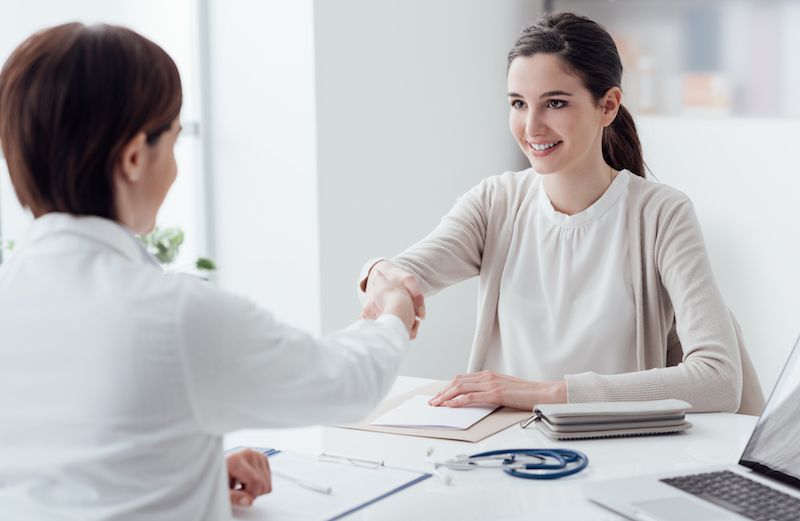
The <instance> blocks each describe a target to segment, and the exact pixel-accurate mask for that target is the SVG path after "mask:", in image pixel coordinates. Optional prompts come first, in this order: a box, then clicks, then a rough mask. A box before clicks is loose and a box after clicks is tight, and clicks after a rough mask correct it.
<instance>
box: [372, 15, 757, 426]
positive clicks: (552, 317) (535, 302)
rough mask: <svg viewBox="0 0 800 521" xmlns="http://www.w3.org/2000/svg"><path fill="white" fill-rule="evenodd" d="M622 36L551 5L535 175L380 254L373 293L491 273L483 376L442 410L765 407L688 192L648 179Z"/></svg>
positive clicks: (479, 335) (535, 60)
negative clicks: (625, 101) (398, 284)
mask: <svg viewBox="0 0 800 521" xmlns="http://www.w3.org/2000/svg"><path fill="white" fill-rule="evenodd" d="M621 78H622V65H621V62H620V58H619V54H618V52H617V48H616V46H615V44H614V41H613V40H612V39H611V36H610V35H609V34H608V33H607V32H606V31H605V30H604V29H603V28H602V27H601V26H599V25H598V24H596V23H595V22H593V21H592V20H589V19H588V18H585V17H581V16H576V15H573V14H569V13H560V14H548V15H545V16H544V17H543V18H542V19H541V20H539V22H538V23H536V24H535V25H533V26H531V27H528V28H527V29H525V30H524V31H523V33H522V35H521V36H520V37H519V39H518V40H517V41H516V43H515V45H514V46H513V48H512V49H511V51H510V52H509V54H508V69H507V83H508V100H509V105H510V112H509V127H510V130H511V133H512V135H513V137H514V138H515V140H516V142H517V144H518V145H519V147H520V149H521V150H522V151H523V153H524V154H525V155H526V156H527V158H528V159H529V161H530V163H531V167H532V168H530V169H528V170H524V171H522V172H506V173H503V174H501V175H498V176H493V177H489V178H487V179H485V180H484V181H483V182H482V183H480V184H479V185H478V186H476V187H475V188H473V189H472V190H470V191H469V192H468V193H466V194H465V195H464V196H463V197H461V198H460V199H459V200H458V202H457V203H456V205H455V206H454V207H453V209H452V210H451V211H450V213H449V214H448V215H447V216H445V217H444V218H443V219H442V222H441V223H440V224H439V226H438V227H437V228H436V229H435V230H434V231H433V232H432V233H431V234H430V235H428V236H427V237H426V238H424V239H423V240H421V241H420V242H418V243H417V244H415V245H413V246H411V247H410V248H408V249H407V250H406V251H404V252H403V253H401V254H400V255H398V256H397V257H395V258H393V259H391V260H382V261H379V262H377V263H374V262H370V263H367V265H366V266H365V268H364V273H363V275H364V276H363V277H362V280H361V289H362V290H366V295H365V298H366V303H365V304H366V306H365V308H364V309H365V311H364V313H365V316H371V315H373V314H374V312H375V307H374V306H372V305H371V301H372V295H371V289H370V287H371V284H372V280H373V279H374V278H376V276H380V280H385V279H394V280H398V281H403V282H404V283H405V284H406V285H407V286H408V287H415V286H414V285H417V286H418V287H419V288H420V289H419V296H429V295H432V294H434V293H436V292H438V291H440V290H442V289H444V288H446V287H447V286H450V285H452V284H455V283H457V282H459V281H462V280H464V279H467V278H470V277H476V276H477V277H479V279H480V286H479V288H480V289H479V291H480V293H479V302H478V307H479V311H478V324H477V328H476V333H475V339H474V343H473V348H472V352H471V355H470V362H469V368H468V370H469V372H468V373H467V374H464V375H460V376H457V377H456V378H454V379H453V381H452V383H451V385H450V386H448V387H447V388H446V389H445V390H444V391H442V393H440V395H438V396H437V397H434V399H433V400H432V401H431V403H432V404H434V405H446V406H454V407H457V406H463V405H469V404H473V403H495V404H501V405H507V406H511V407H516V408H520V409H531V408H532V407H533V406H534V405H536V404H541V403H551V402H567V401H569V402H592V401H620V400H643V399H662V398H679V399H683V400H686V401H688V402H690V403H691V404H692V405H693V407H694V410H695V411H740V412H745V413H751V414H757V413H758V412H759V411H760V407H761V405H762V404H763V396H761V391H760V388H759V386H758V383H757V380H756V377H755V372H754V371H753V368H752V365H751V363H750V361H749V358H748V357H747V353H746V352H745V350H744V346H743V343H742V338H741V332H740V331H739V329H738V325H737V324H736V321H735V319H734V318H733V317H732V315H731V314H730V313H729V311H728V309H727V306H726V305H725V303H724V301H723V299H722V295H721V293H720V291H719V289H718V288H717V285H716V282H715V281H714V276H713V274H712V272H711V268H710V264H709V261H708V257H707V254H706V250H705V244H704V241H703V237H702V232H701V230H700V226H699V223H698V222H697V219H696V217H695V213H694V210H693V208H692V204H691V202H690V201H689V200H688V198H687V197H686V196H685V195H684V194H682V193H680V192H678V191H676V190H674V189H672V188H669V187H667V186H664V185H660V184H657V183H654V182H651V181H650V180H647V179H645V174H644V163H643V159H642V153H641V145H640V143H639V138H638V135H637V133H636V127H635V125H634V122H633V119H632V117H631V115H630V114H629V113H628V111H627V110H625V108H624V107H623V106H622V97H623V95H622V91H621V88H620V85H621Z"/></svg>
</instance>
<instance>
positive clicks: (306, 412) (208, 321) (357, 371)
mask: <svg viewBox="0 0 800 521" xmlns="http://www.w3.org/2000/svg"><path fill="white" fill-rule="evenodd" d="M190 282H195V281H190ZM179 310H180V311H179V315H180V319H179V328H178V329H179V333H178V334H179V335H180V336H181V338H180V342H179V345H180V349H181V350H182V357H183V358H182V360H183V364H184V367H185V377H186V382H187V390H188V395H189V397H190V399H191V400H192V402H193V403H192V407H193V409H194V411H195V415H196V417H197V419H198V421H199V422H200V423H201V426H202V428H203V429H204V430H206V431H208V432H211V433H215V434H222V433H225V432H229V431H232V430H237V429H242V428H267V427H292V426H303V425H312V424H332V423H347V422H354V421H358V420H360V419H362V418H363V417H364V416H366V415H367V414H368V413H369V412H370V411H371V410H372V409H373V408H374V407H375V406H376V405H377V404H378V403H379V402H380V400H381V399H382V398H383V397H384V396H385V395H386V393H387V392H388V391H389V389H390V388H391V386H392V384H393V383H394V380H395V378H396V376H397V372H398V368H399V365H400V361H401V358H402V355H403V353H404V352H405V350H406V349H407V347H408V344H409V337H408V333H407V331H406V328H405V326H404V325H403V323H402V321H401V320H400V319H399V318H397V317H395V316H394V315H384V316H382V317H380V318H379V319H378V320H375V321H363V320H362V321H358V322H355V323H354V324H352V325H350V326H349V327H347V328H345V329H343V330H341V331H338V332H336V333H333V334H331V335H329V336H327V337H325V338H322V339H316V338H314V337H312V336H311V335H309V334H307V333H305V332H303V331H300V330H298V329H296V328H293V327H290V326H288V325H286V324H283V323H281V322H280V321H278V320H276V319H275V317H273V316H272V315H271V314H270V313H269V312H267V311H266V310H263V309H261V308H259V307H258V306H256V305H255V304H254V303H252V302H250V301H249V300H247V299H244V298H241V297H237V296H233V295H229V294H226V293H224V292H221V291H218V290H216V289H214V288H211V287H207V286H206V285H204V284H202V283H200V282H199V281H197V282H196V283H190V284H188V287H187V288H186V289H185V291H184V292H183V298H182V301H181V302H180V303H179Z"/></svg>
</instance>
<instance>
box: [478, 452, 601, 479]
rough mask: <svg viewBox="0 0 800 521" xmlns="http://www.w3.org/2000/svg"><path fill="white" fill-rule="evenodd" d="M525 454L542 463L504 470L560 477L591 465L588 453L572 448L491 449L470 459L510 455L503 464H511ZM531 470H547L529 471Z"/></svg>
mask: <svg viewBox="0 0 800 521" xmlns="http://www.w3.org/2000/svg"><path fill="white" fill-rule="evenodd" d="M517 454H519V455H525V456H530V457H533V458H537V459H539V460H540V461H541V462H542V463H525V464H524V467H523V468H505V469H503V472H505V473H506V474H508V475H510V476H514V477H515V478H524V479H559V478H563V477H566V476H571V475H573V474H577V473H578V472H580V471H582V470H583V469H585V468H586V466H587V465H589V458H588V457H586V454H584V453H582V452H579V451H577V450H571V449H505V450H490V451H486V452H481V453H478V454H472V455H471V456H470V457H469V459H473V458H474V459H479V458H489V457H492V456H501V455H509V457H508V458H505V459H504V460H503V464H505V465H511V464H513V463H516V459H515V456H516V455H517ZM546 458H550V459H551V460H552V461H553V463H547V460H546ZM531 470H534V471H536V470H538V471H545V472H529V471H531Z"/></svg>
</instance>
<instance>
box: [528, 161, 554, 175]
mask: <svg viewBox="0 0 800 521" xmlns="http://www.w3.org/2000/svg"><path fill="white" fill-rule="evenodd" d="M536 159H538V158H534V159H533V160H531V166H532V167H533V169H534V170H535V171H536V173H537V174H539V175H548V174H553V173H555V171H556V169H555V168H553V167H552V166H551V165H548V164H547V163H545V164H542V162H541V161H536Z"/></svg>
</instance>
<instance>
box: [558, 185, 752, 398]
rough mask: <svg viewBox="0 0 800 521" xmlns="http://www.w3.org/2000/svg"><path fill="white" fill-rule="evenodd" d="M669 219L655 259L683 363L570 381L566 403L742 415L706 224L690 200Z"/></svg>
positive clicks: (730, 332)
mask: <svg viewBox="0 0 800 521" xmlns="http://www.w3.org/2000/svg"><path fill="white" fill-rule="evenodd" d="M664 217H665V218H664V221H663V223H662V224H660V228H661V232H660V233H659V234H658V237H657V238H656V241H655V245H654V248H655V250H654V252H653V254H654V255H655V261H656V268H657V270H658V273H659V274H660V281H661V284H662V285H663V288H664V289H665V290H666V293H667V295H668V296H669V299H670V302H671V303H672V307H673V310H674V313H675V331H674V333H673V334H672V335H670V337H673V336H674V334H677V339H678V340H679V341H680V344H681V347H682V351H683V358H682V360H681V361H680V363H678V364H677V365H675V366H672V367H663V368H656V369H649V370H646V371H640V372H635V373H625V374H618V375H598V374H596V373H582V374H577V375H569V376H567V393H568V399H569V401H570V402H573V401H574V402H583V401H590V402H591V401H620V400H653V399H663V398H678V399H681V400H685V401H687V402H689V403H691V404H692V407H693V409H692V410H693V412H708V411H726V412H736V410H737V409H738V408H739V402H740V398H741V390H742V366H741V360H740V355H739V350H738V341H737V338H736V331H735V328H734V325H733V322H732V321H731V318H730V313H729V311H728V308H727V306H726V305H725V303H724V301H723V298H722V294H721V292H720V290H719V288H718V287H717V284H716V282H715V280H714V276H713V273H712V271H711V264H710V262H709V259H708V254H707V252H706V247H705V242H704V240H703V235H702V232H701V230H700V225H699V223H698V221H697V217H696V215H695V212H694V209H693V207H692V204H691V202H690V201H689V200H688V199H683V200H682V201H681V202H679V203H678V204H676V205H675V206H674V207H673V208H672V209H670V211H668V212H666V215H665V216H664ZM656 313H657V310H646V312H645V315H648V314H649V315H653V314H656ZM672 340H674V338H672ZM673 343H674V342H673ZM668 347H669V346H661V347H660V349H663V350H667V348H668ZM645 348H646V349H648V348H649V349H652V346H650V347H648V346H645ZM667 355H669V353H666V354H665V356H667ZM667 357H668V356H667Z"/></svg>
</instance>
